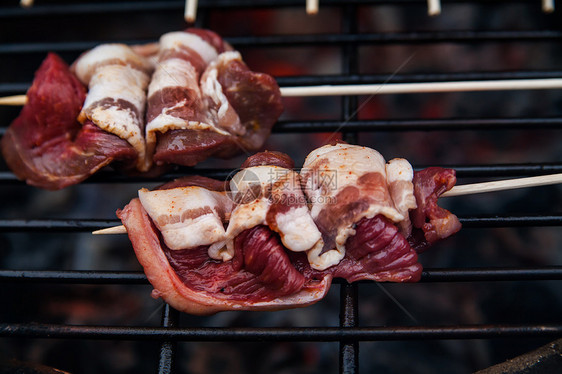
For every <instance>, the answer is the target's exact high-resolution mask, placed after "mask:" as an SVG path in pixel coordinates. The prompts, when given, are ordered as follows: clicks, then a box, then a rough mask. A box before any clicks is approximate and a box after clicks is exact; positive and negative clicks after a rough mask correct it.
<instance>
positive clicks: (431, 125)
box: [0, 117, 562, 180]
mask: <svg viewBox="0 0 562 374" xmlns="http://www.w3.org/2000/svg"><path fill="white" fill-rule="evenodd" d="M344 122H345V125H343V123H344ZM6 126H7V124H6ZM561 127H562V118H560V117H556V118H536V117H533V118H440V119H400V120H390V119H389V120H356V119H355V120H353V119H351V120H346V121H336V120H331V121H317V120H316V121H280V122H279V123H278V124H277V125H276V126H275V128H274V129H273V132H274V133H311V132H332V131H342V130H343V131H347V132H351V131H388V132H395V131H465V130H480V131H491V130H517V129H552V130H558V129H560V128H561ZM6 128H7V127H0V136H2V135H4V133H5V132H6ZM209 172H212V171H210V170H209ZM127 179H128V180H130V179H131V177H127ZM0 180H1V176H0Z"/></svg>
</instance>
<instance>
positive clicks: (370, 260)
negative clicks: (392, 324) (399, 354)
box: [301, 143, 460, 282]
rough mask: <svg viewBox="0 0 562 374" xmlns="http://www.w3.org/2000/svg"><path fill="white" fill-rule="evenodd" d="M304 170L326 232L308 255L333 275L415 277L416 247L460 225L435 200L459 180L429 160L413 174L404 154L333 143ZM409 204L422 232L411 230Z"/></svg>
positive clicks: (351, 278) (309, 158)
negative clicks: (393, 156)
mask: <svg viewBox="0 0 562 374" xmlns="http://www.w3.org/2000/svg"><path fill="white" fill-rule="evenodd" d="M301 176H302V179H303V183H304V184H305V192H306V193H307V195H308V198H309V199H310V201H311V215H312V217H313V218H314V221H315V223H316V225H317V226H318V228H319V230H320V231H321V232H322V239H323V246H322V248H315V249H314V250H312V251H309V253H308V260H309V263H310V265H311V266H312V267H313V268H314V269H316V270H326V271H330V272H331V273H332V274H333V275H334V277H342V278H345V279H347V280H348V281H350V282H352V281H355V280H360V279H372V280H377V281H394V282H404V281H417V280H419V278H420V276H421V271H422V266H421V265H420V264H419V263H418V258H417V252H416V250H415V248H418V249H421V248H423V247H424V246H427V245H428V244H429V243H434V242H436V241H437V239H438V238H441V239H442V238H445V237H447V236H449V235H451V234H453V233H455V232H456V231H458V230H459V229H460V223H459V221H458V219H457V218H456V216H454V215H453V214H451V213H450V212H448V211H446V210H445V209H442V208H439V207H438V206H437V198H438V196H439V195H440V194H442V193H443V192H445V191H446V190H449V189H450V188H452V187H453V186H454V184H455V182H456V178H455V176H454V171H452V170H445V169H441V168H433V170H430V171H429V172H425V171H424V172H421V173H418V174H417V177H416V178H414V172H413V169H412V167H411V165H410V164H409V163H408V161H406V160H404V159H394V160H391V161H390V162H388V163H386V162H385V160H384V158H383V157H382V156H381V155H380V154H379V153H378V152H377V151H375V150H373V149H370V148H367V147H360V146H356V145H350V144H343V143H338V144H334V145H326V146H324V147H321V148H318V149H316V150H314V151H313V152H311V153H310V154H309V155H308V156H307V158H306V160H305V162H304V166H303V169H302V171H301ZM424 186H427V188H424ZM417 201H420V206H419V207H418V204H417ZM410 211H411V212H413V213H412V216H413V217H414V220H415V222H414V226H415V230H416V232H417V231H418V230H419V229H422V230H423V232H424V233H425V237H424V236H423V235H419V234H418V235H416V236H413V235H412V225H411V223H410V218H409V217H410ZM426 221H428V222H429V223H427V224H426ZM445 222H446V223H445ZM443 226H447V228H445V227H443ZM436 231H438V232H439V234H436V233H435V232H436ZM441 234H442V235H441ZM439 235H440V236H439ZM422 243H423V244H422Z"/></svg>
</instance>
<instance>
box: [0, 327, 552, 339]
mask: <svg viewBox="0 0 562 374" xmlns="http://www.w3.org/2000/svg"><path fill="white" fill-rule="evenodd" d="M561 333H562V325H560V324H527V325H465V326H413V327H411V326H396V327H345V328H342V327H295V328H213V327H209V328H201V327H196V328H181V329H180V328H167V327H132V326H131V327H122V326H71V325H53V324H6V323H2V324H0V336H6V337H13V338H51V339H52V338H63V339H115V340H171V341H263V342H266V341H267V342H272V341H301V342H304V341H317V342H318V341H320V342H338V341H341V340H342V339H343V340H354V341H381V340H385V341H391V340H426V339H485V338H487V339H490V338H531V337H556V336H560V334H561Z"/></svg>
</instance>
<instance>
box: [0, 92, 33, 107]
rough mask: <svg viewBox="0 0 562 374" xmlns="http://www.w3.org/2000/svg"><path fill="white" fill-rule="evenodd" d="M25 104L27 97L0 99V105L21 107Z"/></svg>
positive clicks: (16, 96) (18, 96) (17, 96)
mask: <svg viewBox="0 0 562 374" xmlns="http://www.w3.org/2000/svg"><path fill="white" fill-rule="evenodd" d="M25 103H27V96H25V95H14V96H6V97H0V105H16V106H21V105H25Z"/></svg>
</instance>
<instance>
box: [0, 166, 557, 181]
mask: <svg viewBox="0 0 562 374" xmlns="http://www.w3.org/2000/svg"><path fill="white" fill-rule="evenodd" d="M428 166H435V165H414V169H416V170H420V169H423V168H425V167H428ZM440 166H442V167H447V168H452V169H455V171H456V173H457V177H458V178H493V177H506V178H509V177H511V178H515V177H521V176H534V175H543V174H554V173H560V172H562V164H560V163H529V164H499V165H493V164H489V165H440ZM177 170H178V171H175V172H171V173H167V174H164V175H162V176H159V177H154V178H148V177H141V176H138V177H134V176H126V175H123V174H120V173H116V172H111V171H100V172H98V173H96V174H95V175H93V176H92V177H90V178H88V179H86V180H85V181H84V182H82V183H152V182H159V183H161V182H164V181H169V180H172V179H174V178H180V177H183V176H187V175H205V176H207V177H210V178H216V179H220V180H227V179H229V178H230V177H231V176H232V175H233V174H232V173H233V169H203V168H178V169H177ZM0 184H4V185H8V184H21V185H23V184H24V182H22V181H20V180H18V179H17V178H16V176H15V175H14V174H13V173H12V172H9V171H0Z"/></svg>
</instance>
